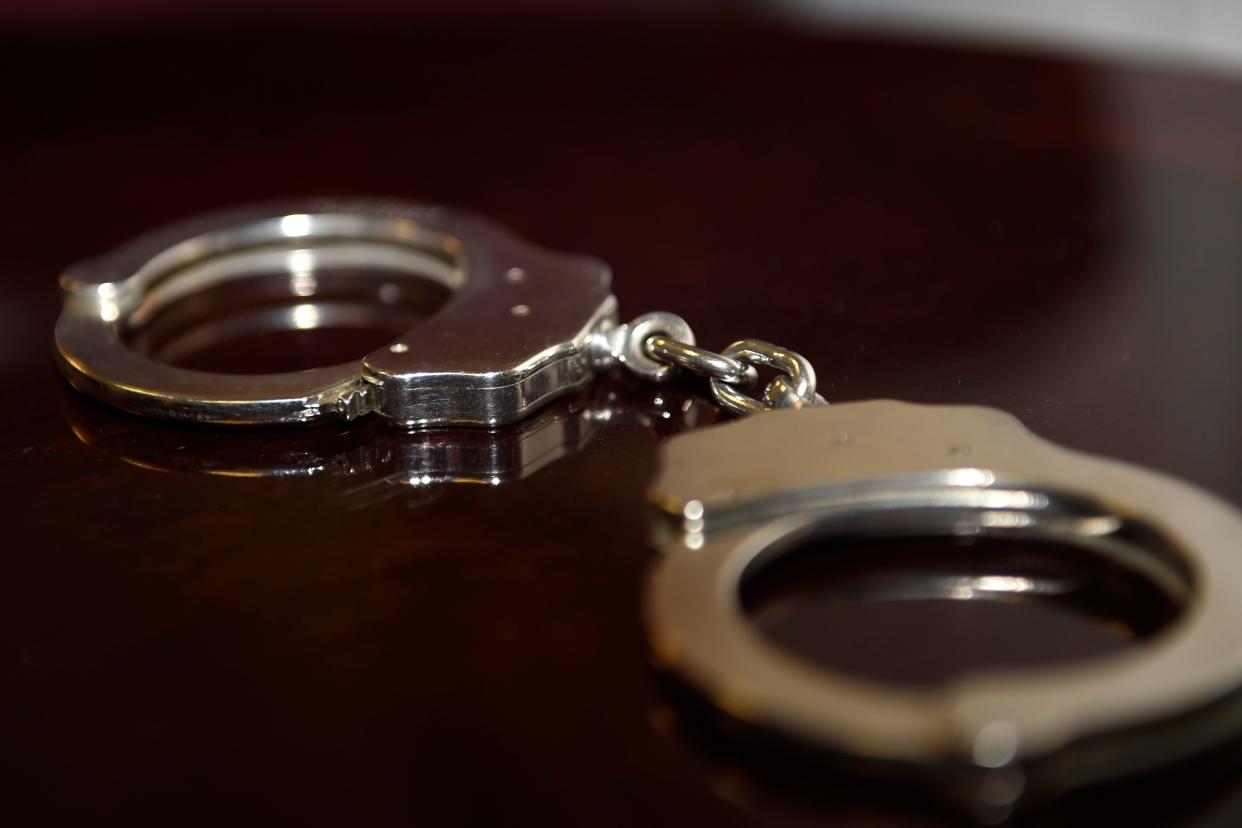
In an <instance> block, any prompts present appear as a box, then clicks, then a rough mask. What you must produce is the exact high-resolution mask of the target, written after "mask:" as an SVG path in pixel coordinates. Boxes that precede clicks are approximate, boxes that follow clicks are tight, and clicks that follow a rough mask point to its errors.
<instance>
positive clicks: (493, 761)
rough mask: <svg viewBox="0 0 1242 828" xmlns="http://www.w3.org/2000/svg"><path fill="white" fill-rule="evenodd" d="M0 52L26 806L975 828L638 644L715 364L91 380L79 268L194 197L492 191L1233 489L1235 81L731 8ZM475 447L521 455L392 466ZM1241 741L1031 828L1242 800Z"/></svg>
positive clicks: (730, 303) (769, 324) (724, 322)
mask: <svg viewBox="0 0 1242 828" xmlns="http://www.w3.org/2000/svg"><path fill="white" fill-rule="evenodd" d="M0 68H3V70H4V77H5V78H7V81H6V91H5V96H4V108H3V118H4V120H3V125H4V129H3V132H2V133H0V174H2V176H3V189H2V190H0V273H2V274H3V283H2V284H3V293H2V294H0V365H2V366H3V371H2V372H0V376H3V379H4V387H5V390H6V391H7V398H6V402H5V405H4V406H3V414H0V418H2V424H3V427H2V428H0V504H2V508H3V515H4V522H3V528H4V539H5V543H4V546H3V549H4V551H3V557H2V558H0V590H2V591H0V619H3V623H2V624H0V637H2V640H3V648H2V649H0V675H2V677H3V678H2V679H0V688H2V690H0V699H3V701H2V702H0V710H2V711H3V717H4V718H3V745H4V750H3V751H2V752H0V754H2V756H3V759H2V760H0V762H2V767H0V771H2V773H0V803H2V807H3V813H7V814H11V815H12V817H13V820H12V821H10V822H9V823H8V824H10V825H18V824H69V823H76V822H82V821H90V822H92V823H94V822H101V821H103V820H104V819H105V818H106V819H115V820H118V821H123V822H125V823H129V824H199V823H201V824H212V825H219V824H239V823H258V822H265V823H272V824H302V823H308V822H313V823H321V822H336V823H341V824H350V825H374V824H463V823H475V824H478V823H491V824H496V823H503V824H508V823H516V822H529V823H532V824H542V825H584V824H593V825H594V824H599V825H627V826H628V825H637V824H685V825H741V824H771V825H783V826H792V825H803V824H813V823H816V822H818V821H830V822H833V824H842V823H843V822H844V823H849V824H867V825H884V826H897V825H902V826H925V825H942V824H952V823H953V822H954V820H955V817H954V816H953V814H952V812H950V811H946V810H943V809H941V808H940V807H939V806H937V805H935V804H934V803H933V802H931V801H929V800H926V799H924V798H922V797H920V796H917V795H914V794H907V793H905V792H902V791H893V790H890V789H887V788H884V787H878V786H872V785H862V784H856V783H855V782H854V781H853V780H852V779H850V778H849V777H848V776H843V775H840V774H837V773H836V772H834V771H829V770H824V771H822V772H821V771H819V770H816V771H814V772H808V771H798V770H797V769H796V768H791V767H789V766H787V765H785V764H783V763H782V762H783V760H781V759H780V758H768V757H766V756H765V757H756V756H752V755H751V754H750V752H749V751H747V750H738V749H735V748H733V747H731V746H730V745H729V744H722V743H720V742H718V741H717V740H715V739H714V738H713V737H711V736H710V735H702V734H698V733H697V731H694V730H693V726H691V725H689V724H687V723H685V722H683V721H682V718H681V715H680V712H679V707H678V705H677V704H676V703H675V701H674V700H672V699H670V697H669V696H668V695H667V694H666V692H665V691H664V690H662V689H661V687H660V686H659V684H658V683H657V682H656V681H655V680H654V679H653V677H652V675H651V674H650V672H649V670H648V669H647V666H646V661H645V655H644V646H643V642H642V635H641V629H640V626H639V619H638V614H637V605H638V598H639V594H640V590H641V584H642V579H643V576H644V572H645V570H646V567H647V565H648V563H649V561H650V558H651V554H652V553H651V552H650V550H649V548H648V546H647V543H646V533H647V522H646V510H645V505H644V501H643V486H644V484H645V481H646V480H647V479H648V477H649V476H650V474H651V472H652V469H653V464H654V461H655V453H656V450H657V447H658V443H659V441H660V439H662V438H663V437H664V436H665V435H666V434H668V433H671V432H673V431H676V430H677V429H680V428H685V427H693V426H696V425H702V424H706V423H709V422H711V421H712V420H713V419H715V416H716V415H715V412H714V410H713V409H712V407H711V406H710V405H709V404H707V403H694V402H693V401H694V400H695V399H697V397H696V395H697V394H698V393H699V392H700V391H701V389H700V388H696V387H694V386H693V385H691V386H683V387H681V388H679V389H674V390H672V391H670V392H667V393H665V394H664V397H665V399H664V401H663V407H661V404H660V403H657V402H656V400H655V399H654V397H655V395H654V393H653V391H652V390H651V389H649V388H645V387H642V386H640V385H638V384H636V383H633V382H629V381H627V380H625V379H622V378H614V379H612V380H609V381H606V382H603V383H601V384H599V385H597V386H596V387H595V388H593V389H592V390H591V391H590V392H588V393H587V394H585V395H582V396H580V397H577V398H574V399H571V400H565V401H563V402H561V403H558V404H557V405H556V406H554V407H553V409H551V410H550V411H549V412H548V413H547V414H545V415H543V417H542V418H541V419H539V420H537V421H535V422H533V423H530V424H526V425H524V426H521V427H518V428H515V429H508V430H503V431H500V432H496V433H491V434H489V433H484V432H471V433H467V434H460V433H458V434H431V435H402V434H398V433H397V432H389V431H385V430H384V429H383V428H380V427H376V426H374V425H366V426H363V427H360V428H355V429H351V430H345V429H337V428H326V429H320V430H316V431H301V432H294V433H287V432H279V431H269V432H258V433H248V434H244V435H239V434H236V433H232V432H229V433H221V432H217V431H211V430H205V429H178V428H172V427H166V426H158V425H149V424H147V423H144V422H141V421H138V420H135V419H130V418H128V417H125V416H123V415H119V414H115V413H113V412H111V411H108V410H105V409H102V408H100V407H97V406H95V405H93V404H91V403H88V402H86V401H84V400H82V399H79V398H77V397H76V396H74V395H73V394H72V393H70V392H68V391H67V390H66V388H65V387H64V386H63V385H62V383H61V382H60V380H59V379H58V377H57V375H56V372H55V368H54V365H53V362H52V358H51V330H52V325H53V321H54V319H55V316H56V313H57V310H58V304H59V300H58V297H57V295H56V290H55V278H56V275H57V272H58V270H59V268H61V267H62V266H63V265H65V264H66V263H69V262H72V261H74V260H77V259H80V258H83V257H86V256H89V255H92V254H95V253H98V252H101V251H103V250H105V249H108V248H110V247H111V246H113V245H115V244H117V243H119V242H121V241H123V240H124V239H126V238H128V237H129V236H131V235H133V234H135V233H137V232H140V231H142V230H144V229H146V228H148V227H150V226H152V225H154V224H158V223H161V222H164V221H167V220H170V219H174V218H178V217H181V216H184V215H187V214H191V213H195V212H200V211H203V210H207V209H211V208H215V207H222V206H228V205H232V204H235V203H239V202H245V201H250V200H255V199H263V198H271V197H283V196H290V195H302V194H320V193H328V194H355V193H357V194H376V195H393V196H400V197H407V198H414V199H420V200H426V201H436V202H444V203H449V204H454V205H459V206H462V207H466V208H469V209H473V210H477V211H479V212H483V213H486V214H488V215H491V216H493V217H495V218H497V219H499V220H500V221H502V222H504V223H506V224H508V225H510V226H512V227H513V228H515V229H517V230H518V231H519V232H520V233H521V234H523V235H524V236H526V237H527V238H529V239H532V240H535V241H537V242H540V243H542V244H546V245H548V246H551V247H554V248H560V249H566V250H576V251H584V252H590V253H594V254H596V255H599V256H601V257H602V258H604V259H606V260H607V261H609V262H610V263H611V264H612V265H613V266H614V269H615V273H616V290H617V293H618V295H619V296H620V299H621V302H622V306H623V313H624V314H626V315H633V314H636V313H638V312H640V311H644V310H647V309H651V308H667V309H670V310H674V311H676V312H678V313H680V314H682V315H683V316H685V317H686V318H687V319H689V320H690V321H691V323H692V324H693V325H694V327H695V328H696V330H697V331H698V333H699V339H700V341H701V342H703V343H705V344H707V345H709V346H714V347H722V346H724V345H725V344H727V343H728V342H730V341H732V340H733V339H736V338H738V337H741V336H757V337H762V338H767V339H772V340H775V341H779V342H781V343H785V344H788V345H789V346H791V347H794V348H796V349H798V350H800V351H801V352H803V353H805V354H806V355H807V356H808V357H810V358H811V359H812V360H813V362H814V363H815V364H816V365H817V366H818V368H819V372H820V380H821V390H822V391H823V393H824V394H825V395H827V396H828V397H829V398H830V399H832V400H838V401H843V400H855V399H866V398H874V397H897V398H901V399H906V400H913V401H921V402H944V403H954V402H962V403H967V402H969V403H979V404H985V405H993V406H997V407H1000V408H1003V409H1006V410H1008V411H1011V412H1013V413H1015V414H1017V415H1018V416H1019V417H1020V418H1022V419H1023V420H1024V421H1025V422H1026V423H1027V424H1028V425H1029V426H1030V427H1032V428H1033V429H1034V430H1036V431H1038V432H1039V433H1040V434H1042V435H1044V436H1046V437H1049V438H1051V439H1053V440H1056V441H1058V442H1061V443H1064V444H1067V445H1069V446H1072V447H1076V448H1081V449H1087V450H1091V451H1093V452H1098V453H1102V454H1108V455H1112V456H1116V457H1120V458H1124V459H1128V460H1132V461H1136V462H1139V463H1142V464H1145V465H1148V466H1151V467H1154V468H1157V469H1160V470H1164V471H1167V472H1170V473H1173V474H1175V475H1178V476H1181V477H1185V478H1187V479H1189V480H1192V481H1194V482H1196V483H1198V484H1200V485H1202V486H1204V487H1206V488H1208V489H1210V490H1213V491H1215V492H1216V493H1218V494H1220V495H1222V496H1223V497H1225V498H1227V499H1230V500H1232V501H1233V502H1235V503H1242V464H1239V462H1238V459H1239V457H1240V456H1242V425H1240V420H1239V414H1240V412H1242V337H1240V336H1239V319H1240V318H1242V278H1239V277H1240V273H1239V271H1240V269H1242V233H1239V232H1238V227H1237V225H1238V217H1239V216H1240V215H1242V152H1239V147H1242V85H1239V84H1237V83H1231V82H1226V81H1220V80H1212V79H1210V78H1208V77H1206V76H1201V75H1196V74H1194V73H1190V72H1176V71H1173V70H1155V69H1145V68H1138V67H1124V66H1101V65H1092V64H1087V63H1076V62H1069V61H1064V60H1056V59H1050V58H1036V57H1029V56H1020V55H1014V54H1007V53H1005V52H1003V51H997V50H988V51H984V50H977V51H976V50H970V49H966V48H953V47H949V46H928V45H919V44H916V43H902V42H894V41H881V40H873V39H867V38H866V37H863V36H860V35H851V34H848V33H837V34H833V33H820V34H816V35H811V34H799V33H795V32H790V31H782V30H780V29H778V28H775V27H773V26H770V25H763V24H757V23H754V22H747V21H739V20H734V19H729V18H716V17H710V18H698V17H689V18H678V19H673V20H663V21H654V20H653V21H644V20H639V19H615V20H614V19H609V20H593V21H586V22H578V21H576V20H575V19H572V18H560V19H558V20H556V21H550V22H548V21H545V22H531V21H520V20H512V19H498V20H488V21H475V22H472V23H469V24H466V23H462V22H458V23H454V24H449V23H443V24H438V23H435V22H424V23H422V24H418V25H415V24H413V23H411V22H409V21H407V22H406V23H403V24H400V25H396V24H394V25H392V26H385V25H380V24H376V25H374V26H371V27H367V28H363V27H359V26H358V25H356V24H351V23H349V22H343V23H342V25H341V26H337V27H333V26H329V25H326V24H325V25H317V26H313V27H308V28H306V29H276V28H262V27H256V26H247V27H240V28H236V27H235V28H231V29H228V28H224V27H219V28H212V29H208V30H185V29H167V30H157V31H150V32H135V33H130V34H125V33H112V34H108V35H101V34H94V35H89V36H88V35H85V34H83V35H77V36H65V37H60V38H52V37H50V36H17V35H10V36H8V37H6V38H5V39H4V40H3V41H0ZM683 401H690V402H691V403H692V404H691V406H690V408H689V411H688V412H682V411H681V403H682V402H683ZM664 411H670V412H671V413H672V414H673V416H670V417H668V418H665V417H664V416H663V413H662V412H664ZM599 412H611V413H612V415H613V416H611V418H606V417H600V416H596V415H597V414H598V413H599ZM540 440H543V442H539V441H540ZM536 444H538V445H540V446H550V448H546V449H540V451H539V452H535V455H531V454H530V452H527V454H525V455H524V454H523V453H522V452H523V447H529V446H531V445H536ZM446 446H456V447H457V450H458V452H459V455H460V456H466V457H470V458H474V460H471V461H470V462H472V463H475V464H476V465H478V466H479V467H480V468H485V469H486V470H487V471H488V472H489V474H492V473H494V475H493V476H496V477H497V478H498V479H499V480H500V485H465V484H457V485H442V486H409V485H401V484H399V483H398V482H397V481H398V480H399V479H400V477H401V472H402V471H403V470H405V471H408V468H409V466H408V464H406V465H403V462H404V461H402V460H401V459H400V458H402V457H405V456H408V455H409V456H416V455H417V454H418V451H416V450H421V449H420V447H421V448H422V449H426V450H428V451H440V452H443V451H444V450H445V447H446ZM536 455H537V456H536ZM479 458H484V459H483V460H480V459H479ZM463 462H464V461H463ZM488 464H490V465H488ZM315 470H317V471H318V473H314V474H309V473H308V472H310V471H315ZM277 473H280V474H277ZM1018 634H1019V635H1022V634H1025V635H1027V636H1028V637H1031V638H1037V637H1038V636H1039V635H1040V634H1041V633H1040V631H1039V630H1034V629H1032V630H1028V631H1027V632H1026V633H1022V632H1021V631H1019V633H1018ZM1046 637H1047V636H1045V638H1046ZM1045 643H1046V642H1045ZM1021 645H1022V641H1021V640H1019V641H1017V642H1013V646H1017V647H1021ZM1067 646H1068V643H1067ZM897 655H898V656H899V655H900V654H897ZM887 657H888V658H889V659H890V660H891V659H892V657H893V654H891V653H890V654H888V655H887ZM1238 754H1239V751H1237V750H1233V751H1224V752H1222V753H1221V754H1219V755H1217V756H1214V757H1210V759H1209V760H1208V761H1204V762H1199V763H1196V764H1194V765H1191V766H1190V767H1188V768H1183V769H1180V770H1177V771H1174V772H1172V773H1167V774H1163V775H1161V776H1158V777H1154V778H1152V779H1146V780H1140V781H1139V782H1137V783H1131V784H1127V785H1118V786H1114V787H1111V788H1109V789H1105V790H1101V791H1095V792H1090V793H1088V794H1084V795H1081V796H1076V797H1073V798H1071V799H1069V800H1067V801H1066V802H1063V803H1061V804H1060V805H1058V806H1055V807H1053V808H1052V809H1050V810H1045V811H1043V812H1040V813H1036V814H1034V815H1033V816H1032V817H1031V821H1032V823H1033V824H1041V825H1043V824H1047V825H1065V824H1094V823H1095V822H1103V821H1107V822H1108V823H1109V824H1178V823H1182V822H1187V823H1190V824H1202V825H1225V824H1236V822H1237V821H1238V820H1240V819H1242V756H1239V755H1238Z"/></svg>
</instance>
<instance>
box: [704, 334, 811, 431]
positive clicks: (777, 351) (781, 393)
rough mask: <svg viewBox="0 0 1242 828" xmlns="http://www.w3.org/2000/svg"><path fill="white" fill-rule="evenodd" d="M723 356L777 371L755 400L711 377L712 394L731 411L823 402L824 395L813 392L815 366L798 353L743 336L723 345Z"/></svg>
mask: <svg viewBox="0 0 1242 828" xmlns="http://www.w3.org/2000/svg"><path fill="white" fill-rule="evenodd" d="M723 355H724V356H726V357H729V358H731V359H736V360H738V361H739V362H742V363H743V364H746V365H760V366H763V367H765V368H774V369H776V370H777V371H780V374H778V375H777V376H776V377H775V378H774V379H773V380H772V381H771V382H770V383H768V385H767V386H766V387H765V388H764V389H763V395H762V397H761V399H758V400H756V399H754V398H753V397H750V396H748V395H747V394H746V392H745V391H743V390H742V389H741V388H739V387H737V386H735V385H732V384H730V383H728V382H725V381H723V380H721V379H717V378H716V377H713V378H712V380H711V388H712V396H713V397H715V398H716V401H717V402H719V403H720V404H721V405H723V406H724V407H725V408H727V409H728V410H729V411H731V412H733V413H734V414H738V415H741V416H746V415H749V414H759V413H761V412H763V411H771V410H772V409H775V408H801V407H803V406H806V405H824V404H826V401H825V400H824V398H823V397H821V396H820V395H818V394H817V393H815V369H814V368H813V367H811V363H810V361H809V360H807V358H806V357H804V356H802V355H801V354H799V353H796V352H794V351H790V350H788V349H786V348H782V347H780V346H779V345H773V344H772V343H770V342H764V341H763V340H760V339H742V340H739V341H737V342H734V343H733V344H732V345H730V346H729V347H728V348H725V349H724V353H723Z"/></svg>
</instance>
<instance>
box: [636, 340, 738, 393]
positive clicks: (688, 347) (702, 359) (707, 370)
mask: <svg viewBox="0 0 1242 828" xmlns="http://www.w3.org/2000/svg"><path fill="white" fill-rule="evenodd" d="M646 350H647V354H648V355H649V356H650V357H652V358H653V359H655V360H657V361H659V362H664V363H671V364H673V365H676V366H677V367H678V368H684V369H685V370H687V371H690V372H692V373H695V374H698V375H699V376H703V377H707V378H709V379H716V380H720V381H721V382H727V383H729V384H730V385H751V384H753V383H755V382H756V381H757V380H758V373H757V372H756V371H755V369H754V367H753V366H750V365H747V364H746V363H744V362H741V361H740V360H736V359H733V358H732V357H727V356H725V355H724V354H718V353H716V352H715V351H709V350H707V349H706V348H700V347H699V346H697V345H694V344H692V343H689V342H682V341H680V340H677V339H670V338H668V337H664V336H653V337H651V338H650V339H648V340H647V342H646Z"/></svg>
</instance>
